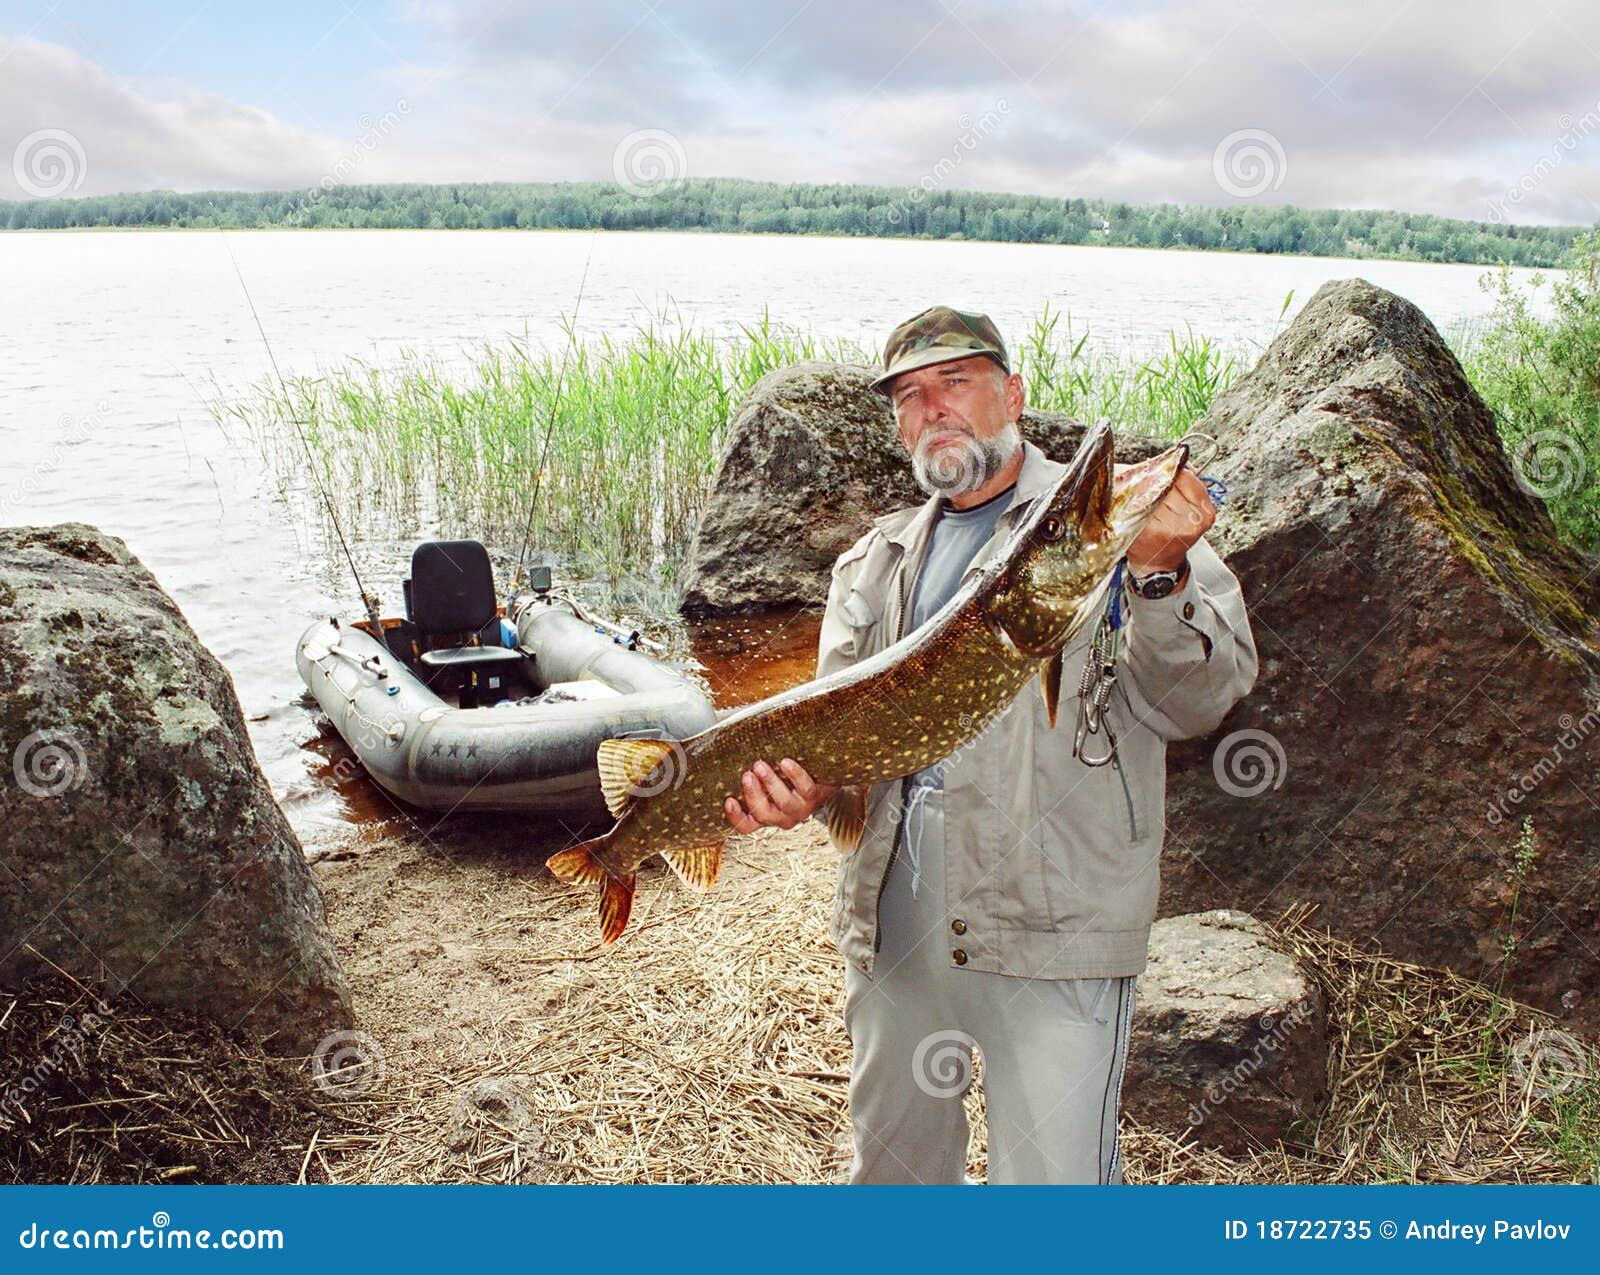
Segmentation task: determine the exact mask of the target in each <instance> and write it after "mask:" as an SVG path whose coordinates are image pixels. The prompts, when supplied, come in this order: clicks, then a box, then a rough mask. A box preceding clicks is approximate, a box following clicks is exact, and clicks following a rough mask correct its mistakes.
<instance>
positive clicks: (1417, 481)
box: [1161, 279, 1600, 1027]
mask: <svg viewBox="0 0 1600 1275" xmlns="http://www.w3.org/2000/svg"><path fill="white" fill-rule="evenodd" d="M1197 428H1199V429H1202V430H1205V431H1207V432H1209V433H1212V434H1214V435H1215V436H1216V437H1217V438H1218V440H1219V441H1220V444H1221V451H1220V454H1219V455H1218V456H1217V458H1216V459H1215V460H1214V461H1212V462H1210V464H1209V467H1208V472H1210V473H1213V474H1215V475H1217V476H1219V477H1221V478H1223V479H1224V480H1225V481H1226V482H1227V484H1228V489H1229V494H1228V498H1227V503H1226V505H1225V507H1224V508H1223V510H1222V511H1221V513H1220V514H1219V517H1218V519H1217V524H1216V527H1215V528H1214V529H1213V531H1212V532H1211V533H1210V535H1209V537H1208V538H1209V539H1210V541H1211V542H1212V543H1213V544H1214V545H1216V546H1217V547H1218V548H1219V549H1220V550H1221V551H1222V552H1223V553H1224V555H1225V556H1226V558H1227V561H1228V564H1229V566H1231V567H1232V568H1233V570H1234V572H1235V573H1236V574H1237V575H1238V576H1239V578H1240V580H1241V581H1242V584H1243V588H1244V594H1245V600H1246V603H1247V605H1248V607H1249V612H1250V617H1251V622H1252V626H1253V629H1254V633H1255V638H1256V644H1257V648H1258V650H1259V652H1260V656H1261V672H1260V677H1259V680H1258V681H1257V684H1256V687H1255V690H1254V692H1253V693H1252V694H1251V695H1249V696H1248V697H1246V698H1245V699H1244V700H1243V701H1241V702H1240V703H1239V704H1238V705H1237V706H1236V707H1235V708H1234V709H1233V711H1232V712H1231V713H1230V714H1229V715H1228V717H1227V718H1226V719H1225V720H1224V721H1223V723H1222V724H1221V726H1220V727H1219V728H1218V730H1217V731H1216V732H1215V733H1213V734H1212V735H1211V736H1210V737H1209V738H1206V739H1200V740H1193V741H1187V742H1185V743H1182V744H1178V745H1174V746H1173V747H1172V749H1171V750H1170V751H1169V793H1168V804H1167V842H1166V846H1167V854H1166V856H1165V863H1164V865H1163V888H1162V904H1161V906H1162V910H1163V912H1166V913H1178V912H1189V911H1193V910H1196V909H1203V908H1210V907H1218V906H1234V907H1245V908H1249V909H1251V910H1253V911H1265V912H1273V913H1275V912H1277V911H1279V910H1281V909H1283V908H1284V907H1286V906H1288V905H1290V904H1292V903H1296V902H1300V901H1310V902H1312V903H1315V904H1316V905H1317V916H1318V918H1319V920H1321V921H1323V922H1325V923H1327V924H1328V925H1329V926H1330V928H1332V929H1333V930H1334V931H1335V932H1337V933H1339V934H1341V935H1344V936H1347V937H1349V938H1351V939H1353V940H1355V941H1357V942H1359V943H1363V944H1366V945H1371V946H1381V947H1382V948H1384V949H1386V950H1388V951H1390V952H1393V953H1395V954H1396V955H1398V956H1400V957H1402V958H1405V959H1409V960H1413V961H1416V962H1418V963H1422V964H1429V965H1444V966H1449V967H1451V968H1453V969H1456V970H1458V971H1461V972H1463V973H1465V974H1467V975H1469V976H1471V977H1475V978H1479V979H1483V980H1487V981H1491V982H1496V983H1498V982H1499V981H1500V978H1501V976H1502V974H1504V975H1505V985H1506V990H1507V991H1508V992H1510V993H1515V994H1516V995H1517V996H1518V997H1520V998H1522V999H1525V1000H1529V1001H1532V1002H1533V1003H1535V1004H1537V1005H1540V1006H1542V1007H1543V1008H1545V1009H1548V1010H1551V1011H1553V1012H1555V1013H1557V1014H1561V1013H1567V1014H1570V1015H1571V1016H1572V1017H1573V1018H1574V1019H1575V1020H1576V1021H1579V1022H1580V1023H1583V1024H1587V1025H1588V1026H1590V1027H1593V1026H1595V1025H1600V994H1597V993H1596V991H1595V989H1594V986H1593V980H1594V977H1595V973H1596V970H1597V968H1600V966H1597V963H1596V955H1595V954H1596V953H1597V952H1600V890H1597V888H1596V874H1597V872H1600V815H1597V811H1600V743H1597V742H1596V741H1597V738H1600V707H1597V705H1600V628H1597V619H1596V617H1597V610H1600V608H1597V603H1600V598H1597V591H1596V584H1597V581H1596V573H1595V571H1594V569H1593V564H1588V563H1585V562H1584V561H1582V560H1581V559H1580V558H1579V557H1578V555H1576V554H1575V553H1573V552H1571V551H1569V550H1568V549H1567V548H1565V547H1564V546H1563V545H1562V544H1561V542H1560V541H1559V540H1558V538H1557V536H1556V532H1555V529H1554V527H1553V526H1552V524H1551V522H1550V519H1549V517H1548V515H1547V514H1546V511H1545V509H1544V507H1543V505H1542V503H1541V502H1540V501H1539V500H1538V499H1536V498H1535V497H1534V496H1533V495H1530V494H1529V492H1528V491H1526V490H1524V487H1523V485H1522V483H1521V482H1519V474H1518V472H1516V471H1515V470H1514V468H1513V466H1512V464H1511V463H1509V461H1508V459H1507V457H1506V455H1505V453H1504V451H1503V450H1502V448H1501V445H1500V441H1499V437H1498V435H1497V433H1496V429H1495V422H1494V419H1493V416H1492V414H1491V413H1490V411H1489V410H1488V409H1487V408H1486V407H1485V406H1484V404H1483V402H1482V400H1481V399H1479V398H1478V396H1477V395H1476V394H1475V393H1474V392H1473V390H1472V387H1471V385H1470V384H1469V383H1468V382H1467V379H1466V377H1465V376H1464V375H1463V373H1462V369H1461V367H1460V365H1459V364H1458V363H1457V361H1456V358H1455V356H1454V355H1453V354H1452V353H1451V352H1450V350H1449V349H1448V348H1447V347H1446V345H1445V343H1444V342H1443V341H1442V340H1441V339H1440V337H1439V334H1438V332H1437V331H1435V329H1434V327H1433V325H1432V324H1431V323H1429V321H1428V320H1427V318H1426V317H1425V316H1424V315H1423V314H1422V312H1421V311H1419V310H1418V309H1417V308H1416V307H1415V306H1414V305H1412V304H1411V303H1410V302H1408V301H1405V300H1403V299H1402V298H1400V297H1397V296H1394V295H1393V294H1391V293H1388V292H1385V291H1383V290H1382V289H1380V288H1376V287H1373V286H1372V285H1371V284H1369V283H1366V282H1365V281H1363V280H1359V279H1355V280H1344V281H1340V282H1336V283H1330V284H1328V285H1326V286H1325V287H1323V288H1322V289H1321V290H1320V291H1319V292H1318V293H1317V294H1316V295H1315V296H1314V297H1313V298H1312V299H1311V301H1310V302H1309V303H1308V304H1307V305H1306V307H1305V309H1304V310H1303V311H1302V312H1301V313H1300V315H1299V316H1298V317H1297V318H1296V319H1295V320H1294V322H1293V323H1292V324H1291V325H1290V326H1289V328H1288V329H1286V330H1285V331H1284V332H1283V333H1282V334H1280V335H1279V336H1278V338H1277V339H1276V340H1275V341H1273V343H1272V345H1271V347H1270V348H1269V349H1268V350H1267V351H1266V353H1265V354H1264V355H1263V357H1262V358H1261V361H1260V362H1259V363H1258V364H1257V366H1256V367H1255V368H1254V369H1253V370H1252V371H1251V372H1250V373H1249V374H1248V375H1247V376H1245V377H1244V378H1243V379H1242V380H1241V381H1239V382H1238V383H1237V384H1236V385H1235V386H1234V387H1233V388H1232V389H1231V390H1229V391H1228V392H1227V393H1225V394H1223V395H1221V396H1220V397H1219V398H1218V399H1217V401H1216V403H1215V404H1214V406H1213V408H1212V410H1211V411H1210V413H1209V414H1208V415H1207V416H1206V417H1205V418H1204V419H1203V420H1202V421H1201V422H1200V423H1199V425H1198V426H1197ZM1525 818H1527V819H1530V820H1531V821H1532V830H1533V835H1534V837H1535V838H1536V847H1537V848H1536V852H1535V854H1534V857H1533V858H1532V861H1531V864H1529V863H1527V861H1526V856H1524V861H1523V866H1522V867H1521V869H1519V866H1518V852H1519V837H1520V836H1521V835H1522V823H1523V820H1524V819H1525ZM1508 948H1509V949H1510V950H1511V955H1510V956H1509V958H1508V955H1507V951H1508Z"/></svg>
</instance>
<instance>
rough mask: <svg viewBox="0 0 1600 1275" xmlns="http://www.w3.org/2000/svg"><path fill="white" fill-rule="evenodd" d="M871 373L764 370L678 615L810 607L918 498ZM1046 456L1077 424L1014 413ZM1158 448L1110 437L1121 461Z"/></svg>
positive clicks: (1066, 447)
mask: <svg viewBox="0 0 1600 1275" xmlns="http://www.w3.org/2000/svg"><path fill="white" fill-rule="evenodd" d="M872 375H873V374H872V372H871V371H870V370H869V369H867V368H865V367H858V366H855V365H851V364H838V363H824V362H819V361H814V360H813V361H808V362H802V363H795V364H791V365H790V366H788V367H783V368H778V369H776V370H774V371H772V372H769V373H767V375H766V376H764V377H762V378H761V379H760V380H759V381H757V382H756V383H755V385H753V386H752V387H751V389H750V392H749V393H748V394H747V395H746V396H745V399H744V401H743V402H742V403H741V404H740V405H739V408H738V410H737V411H736V412H735V413H734V417H733V420H732V422H731V423H730V424H729V426H728V436H727V441H726V443H725V444H724V447H723V453H722V458H721V460H720V462H719V464H718V467H717V476H716V480H715V482H714V484H713V487H712V493H711V497H710V499H709V501H708V502H707V504H706V509H705V511H704V513H703V514H702V516H701V519H700V524H699V527H698V529H697V531H696V534H695V540H694V543H693V545H692V546H691V548H690V554H689V566H688V570H687V572H686V575H685V579H684V598H683V604H682V606H683V611H684V614H685V615H688V616H691V617H703V616H708V615H727V614H735V613H739V612H747V611H758V610H764V609H766V608H769V607H778V606H792V605H797V604H800V605H804V604H815V605H818V606H820V605H821V604H822V602H823V601H824V600H825V599H826V597H827V592H828V576H829V572H830V571H831V570H832V569H833V562H834V559H835V558H837V557H838V556H839V554H841V553H843V552H844V550H846V549H848V548H849V547H850V546H851V545H852V544H853V543H854V542H855V541H856V539H857V538H858V537H859V536H860V535H861V534H862V533H863V532H864V531H866V530H867V528H868V526H869V525H870V524H871V522H872V519H873V518H875V517H877V516H879V515H880V514H885V513H888V512H890V511H891V510H893V509H898V508H903V507H904V506H906V505H912V504H919V503H921V502H922V500H923V499H925V497H924V496H923V493H922V492H921V491H920V490H919V489H918V487H917V485H916V483H915V481H913V479H912V477H911V464H910V461H909V459H908V457H907V455H906V452H905V449H904V448H903V447H902V446H901V445H900V441H899V438H898V436H897V434H896V431H895V423H894V414H893V413H892V412H891V411H890V409H889V407H888V405H887V403H886V402H885V400H884V399H882V398H880V397H879V396H878V395H876V394H874V393H873V392H872V389H871V387H870V382H871V379H872ZM1021 429H1022V433H1023V436H1024V437H1025V438H1029V439H1031V440H1032V441H1033V442H1034V443H1036V444H1037V445H1038V446H1039V447H1040V448H1041V449H1042V450H1043V451H1044V452H1045V454H1046V455H1048V456H1051V457H1053V458H1055V459H1057V460H1067V459H1070V458H1071V456H1072V454H1073V452H1074V451H1076V450H1077V446H1078V443H1079V442H1080V441H1082V437H1083V429H1084V427H1083V425H1082V424H1081V423H1080V422H1078V421H1074V420H1072V419H1071V418H1070V417H1068V416H1065V415H1063V414H1062V413H1060V412H1039V411H1034V410H1033V409H1031V408H1029V409H1027V410H1026V411H1025V412H1024V413H1023V417H1022V422H1021ZM1164 446H1166V444H1165V443H1164V442H1160V441H1158V440H1155V439H1151V438H1147V437H1144V436H1141V435H1135V434H1123V435H1119V436H1118V439H1117V456H1118V459H1120V460H1129V461H1131V460H1142V459H1144V458H1145V457H1146V456H1150V455H1153V454H1154V453H1155V452H1157V451H1159V450H1160V449H1161V448H1162V447H1164Z"/></svg>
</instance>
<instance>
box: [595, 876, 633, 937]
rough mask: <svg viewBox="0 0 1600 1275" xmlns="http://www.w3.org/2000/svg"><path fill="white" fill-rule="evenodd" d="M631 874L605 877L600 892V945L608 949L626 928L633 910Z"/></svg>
mask: <svg viewBox="0 0 1600 1275" xmlns="http://www.w3.org/2000/svg"><path fill="white" fill-rule="evenodd" d="M633 877H634V874H633V873H631V872H630V873H628V875H627V876H625V877H613V876H607V877H606V884H605V889H603V890H602V891H601V892H600V944H601V946H602V947H609V946H610V945H611V944H613V943H615V942H616V941H617V940H618V939H619V938H621V937H622V931H623V930H625V929H627V928H628V913H629V912H631V911H632V910H633Z"/></svg>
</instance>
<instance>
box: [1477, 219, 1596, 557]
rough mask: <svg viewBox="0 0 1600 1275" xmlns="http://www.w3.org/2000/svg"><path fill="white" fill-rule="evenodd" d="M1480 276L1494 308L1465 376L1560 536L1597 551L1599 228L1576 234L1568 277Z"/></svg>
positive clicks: (1480, 331)
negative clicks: (1525, 281) (1520, 279)
mask: <svg viewBox="0 0 1600 1275" xmlns="http://www.w3.org/2000/svg"><path fill="white" fill-rule="evenodd" d="M1481 283H1482V287H1483V288H1484V290H1485V291H1486V292H1488V293H1489V294H1490V295H1491V296H1493V297H1494V309H1493V311H1492V312H1491V314H1490V316H1489V319H1488V321H1487V322H1486V323H1485V324H1484V325H1483V326H1482V327H1481V328H1479V329H1478V330H1477V331H1476V332H1474V333H1473V334H1472V335H1471V336H1470V337H1469V338H1467V339H1466V340H1465V342H1464V343H1463V349H1462V356H1463V362H1464V363H1465V366H1466V369H1467V372H1468V375H1469V376H1470V378H1471V380H1472V382H1473V385H1474V386H1475V387H1476V389H1477V390H1478V393H1479V394H1481V395H1482V396H1483V399H1484V401H1485V402H1486V403H1487V404H1488V405H1489V406H1490V407H1491V408H1492V409H1493V410H1494V414H1495V420H1496V422H1497V425H1498V427H1499V431H1500V435H1501V438H1502V440H1503V441H1504V443H1505V445H1506V450H1507V452H1508V453H1509V454H1510V456H1511V459H1512V463H1513V465H1514V466H1515V467H1516V469H1517V472H1518V474H1519V476H1520V477H1521V479H1522V481H1523V482H1524V484H1525V485H1526V486H1527V487H1528V489H1529V490H1530V491H1532V492H1534V493H1535V494H1537V495H1539V496H1542V497H1543V498H1544V500H1545V503H1546V505H1547V506H1548V508H1549V510H1550V516H1551V518H1552V519H1553V520H1554V522H1555V524H1556V528H1557V530H1558V531H1559V532H1560V533H1561V535H1562V537H1563V538H1564V539H1566V540H1567V541H1568V542H1569V543H1571V544H1573V545H1576V546H1578V547H1579V548H1583V549H1588V550H1591V551H1597V550H1600V234H1590V235H1586V236H1584V237H1582V238H1580V239H1579V240H1578V241H1577V243H1576V244H1575V246H1574V248H1573V258H1572V263H1571V265H1570V267H1569V269H1568V270H1567V271H1566V273H1565V275H1564V276H1560V277H1557V278H1555V279H1553V280H1550V281H1548V282H1546V281H1545V280H1544V277H1543V276H1536V277H1535V280H1534V282H1533V283H1532V284H1530V285H1529V286H1528V288H1527V289H1523V288H1520V287H1518V286H1517V284H1516V282H1515V280H1514V279H1513V278H1512V276H1511V272H1510V270H1509V269H1507V268H1504V267H1502V268H1501V270H1500V271H1498V272H1497V273H1493V274H1488V275H1485V276H1484V277H1483V280H1482V281H1481ZM1541 293H1547V294H1548V299H1549V306H1548V310H1549V314H1548V317H1546V316H1545V315H1543V314H1541V313H1540V312H1539V306H1538V304H1537V303H1538V301H1539V298H1540V296H1541Z"/></svg>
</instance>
